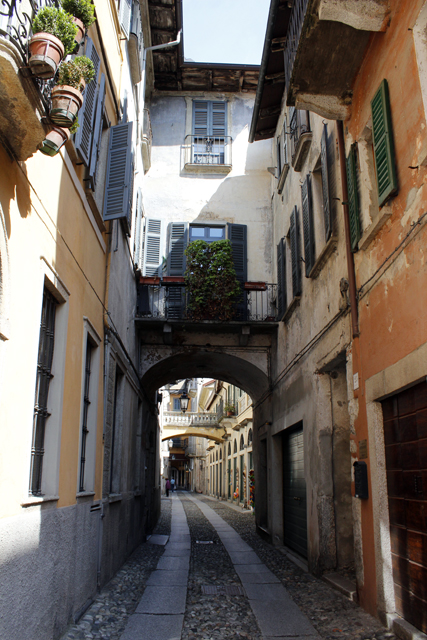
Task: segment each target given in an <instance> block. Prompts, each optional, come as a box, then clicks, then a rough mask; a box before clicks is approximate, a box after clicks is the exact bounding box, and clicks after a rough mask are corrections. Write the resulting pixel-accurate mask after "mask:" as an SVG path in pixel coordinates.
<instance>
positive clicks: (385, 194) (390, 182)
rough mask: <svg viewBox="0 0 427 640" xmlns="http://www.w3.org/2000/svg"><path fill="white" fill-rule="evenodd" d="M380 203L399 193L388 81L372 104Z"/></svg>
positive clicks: (377, 93) (380, 88)
mask: <svg viewBox="0 0 427 640" xmlns="http://www.w3.org/2000/svg"><path fill="white" fill-rule="evenodd" d="M371 112H372V132H373V138H374V156H375V170H376V173H377V186H378V203H379V206H380V207H381V206H382V205H383V204H384V203H385V202H386V201H387V200H388V198H390V196H392V195H394V194H395V193H397V175H396V163H395V156H394V142H393V130H392V124H391V111H390V97H389V90H388V82H387V80H383V81H382V83H381V85H380V87H379V89H378V91H377V92H376V94H375V96H374V98H373V99H372V102H371Z"/></svg>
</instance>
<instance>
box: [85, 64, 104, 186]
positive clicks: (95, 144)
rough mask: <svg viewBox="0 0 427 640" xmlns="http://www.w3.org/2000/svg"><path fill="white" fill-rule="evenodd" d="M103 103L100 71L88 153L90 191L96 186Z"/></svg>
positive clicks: (102, 81) (102, 80) (102, 84)
mask: <svg viewBox="0 0 427 640" xmlns="http://www.w3.org/2000/svg"><path fill="white" fill-rule="evenodd" d="M104 104H105V76H104V74H103V73H102V74H101V81H100V83H99V89H98V98H97V101H96V111H95V124H94V127H93V140H92V150H91V154H90V163H89V171H88V183H89V187H90V188H91V189H92V191H95V186H96V168H97V164H98V157H99V150H100V147H101V135H102V121H103V116H104Z"/></svg>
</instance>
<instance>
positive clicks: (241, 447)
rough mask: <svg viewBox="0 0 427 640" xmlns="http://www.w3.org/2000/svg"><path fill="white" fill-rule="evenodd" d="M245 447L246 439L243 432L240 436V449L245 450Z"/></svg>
mask: <svg viewBox="0 0 427 640" xmlns="http://www.w3.org/2000/svg"><path fill="white" fill-rule="evenodd" d="M244 448H245V441H244V439H243V433H242V434H241V436H240V451H243V449H244Z"/></svg>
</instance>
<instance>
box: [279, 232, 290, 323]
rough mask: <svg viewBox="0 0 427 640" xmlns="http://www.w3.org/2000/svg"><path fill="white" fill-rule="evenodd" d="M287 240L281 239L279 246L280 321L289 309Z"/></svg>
mask: <svg viewBox="0 0 427 640" xmlns="http://www.w3.org/2000/svg"><path fill="white" fill-rule="evenodd" d="M286 284H287V283H286V240H285V238H281V240H280V242H279V244H278V245H277V299H278V304H277V307H278V320H281V319H282V318H283V316H284V314H285V312H286V309H287V306H288V305H287V295H286V293H287V292H286Z"/></svg>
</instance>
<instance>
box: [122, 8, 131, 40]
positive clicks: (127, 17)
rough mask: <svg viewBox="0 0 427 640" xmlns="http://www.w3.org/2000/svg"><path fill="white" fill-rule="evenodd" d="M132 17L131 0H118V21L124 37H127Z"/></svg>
mask: <svg viewBox="0 0 427 640" xmlns="http://www.w3.org/2000/svg"><path fill="white" fill-rule="evenodd" d="M131 17H132V0H120V8H119V22H120V26H121V28H122V31H123V33H124V34H125V36H126V38H129V33H130V21H131Z"/></svg>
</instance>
